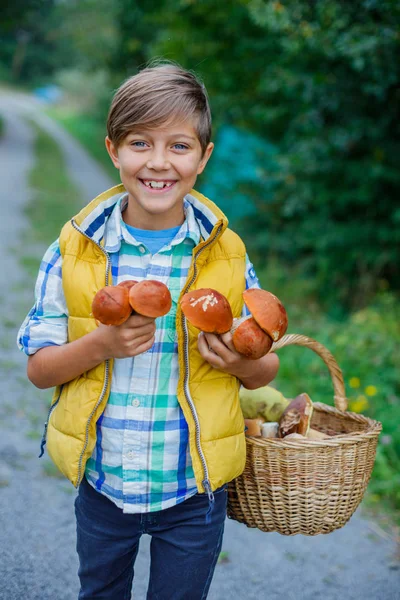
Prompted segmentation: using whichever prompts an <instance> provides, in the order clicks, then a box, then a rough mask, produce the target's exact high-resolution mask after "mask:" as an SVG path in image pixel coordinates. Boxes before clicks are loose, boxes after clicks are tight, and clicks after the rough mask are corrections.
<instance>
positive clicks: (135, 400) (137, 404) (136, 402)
mask: <svg viewBox="0 0 400 600" xmlns="http://www.w3.org/2000/svg"><path fill="white" fill-rule="evenodd" d="M132 406H140V400H138V399H137V398H134V399H133V400H132Z"/></svg>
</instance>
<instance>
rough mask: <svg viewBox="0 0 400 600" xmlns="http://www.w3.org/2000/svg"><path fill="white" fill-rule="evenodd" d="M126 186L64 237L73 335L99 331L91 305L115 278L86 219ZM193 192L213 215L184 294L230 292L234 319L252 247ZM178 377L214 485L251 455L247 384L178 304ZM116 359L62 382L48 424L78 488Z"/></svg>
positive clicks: (95, 205)
mask: <svg viewBox="0 0 400 600" xmlns="http://www.w3.org/2000/svg"><path fill="white" fill-rule="evenodd" d="M122 192H124V187H123V186H122V185H120V186H116V187H114V188H111V189H110V190H107V191H106V192H104V193H103V194H101V195H100V196H98V197H97V198H95V199H94V200H93V201H92V202H91V203H90V204H88V205H87V206H86V207H85V208H84V209H83V210H82V211H81V212H80V213H79V214H78V215H77V216H76V217H75V218H74V219H72V221H71V222H69V223H67V224H66V225H65V226H64V227H63V229H62V231H61V235H60V249H61V254H62V257H63V266H62V272H63V288H64V294H65V298H66V302H67V307H68V315H69V318H68V341H73V340H76V339H78V338H80V337H82V336H83V335H85V334H87V333H89V332H91V331H93V330H94V329H95V328H96V323H95V320H94V319H93V317H92V316H91V304H92V300H93V297H94V295H95V294H96V292H97V291H98V290H99V289H100V288H102V287H103V286H104V285H109V284H111V281H110V264H109V262H108V257H107V253H106V252H105V250H104V249H103V248H102V246H101V243H97V242H96V241H94V240H93V239H91V237H90V236H89V235H85V234H84V233H83V231H82V230H81V229H80V225H82V223H83V222H84V220H85V219H87V217H90V215H91V213H92V212H93V211H94V210H96V209H97V210H98V209H99V206H100V204H101V203H104V202H105V201H107V200H109V199H110V198H112V197H113V196H115V195H116V194H118V193H122ZM190 194H191V196H194V198H195V199H196V201H197V204H198V203H199V202H200V203H201V205H203V206H204V207H205V209H206V210H207V211H211V212H212V214H213V215H214V219H215V221H216V222H215V224H214V227H213V229H212V231H211V233H210V234H209V236H208V237H205V239H202V240H201V241H200V243H199V244H198V245H197V246H196V247H195V248H194V250H193V259H192V264H191V267H190V270H189V273H188V278H187V281H186V284H185V286H184V288H183V289H182V292H181V295H183V294H184V293H186V292H187V291H188V290H195V289H198V288H203V287H210V288H214V289H217V290H218V291H219V292H221V293H222V294H224V295H225V296H226V297H227V298H228V300H229V302H230V304H231V307H232V312H233V315H234V316H235V317H239V316H240V314H241V310H242V305H243V299H242V292H243V291H244V289H245V262H246V261H245V247H244V244H243V242H242V241H241V240H240V238H239V237H238V236H237V235H236V234H235V233H234V232H233V231H231V230H230V229H228V228H227V224H228V222H227V219H226V217H225V216H224V215H223V213H222V212H221V211H220V210H219V209H218V207H217V206H216V205H215V204H214V203H213V202H211V201H210V200H208V199H207V198H205V197H204V196H202V195H201V194H198V193H197V192H195V191H194V190H192V191H191V192H190ZM176 330H177V334H178V357H179V372H180V376H179V382H178V389H177V397H178V401H179V403H180V406H181V407H182V411H183V413H184V416H185V419H186V421H187V423H188V428H189V445H190V454H191V458H192V463H193V470H194V474H195V477H196V483H197V488H198V490H199V492H204V491H208V492H209V491H210V489H211V490H215V489H217V488H218V487H220V486H221V485H223V484H224V483H227V482H228V481H231V480H232V479H234V478H235V477H237V476H238V475H240V473H241V472H242V471H243V468H244V464H245V456H246V446H245V437H244V420H243V415H242V411H241V409H240V404H239V393H238V392H239V386H240V383H239V381H238V379H237V378H236V377H233V376H232V375H229V374H227V373H224V372H222V371H218V370H216V369H214V368H213V367H211V366H210V365H209V364H208V363H207V362H206V361H204V360H203V358H202V357H201V355H200V353H199V352H198V349H197V336H198V330H197V329H195V328H194V327H192V326H191V325H190V324H188V323H187V321H186V319H185V317H184V316H183V313H182V311H181V310H180V307H179V302H178V307H177V314H176ZM112 363H113V361H112V360H107V361H105V362H104V363H102V364H100V365H98V366H97V367H95V368H93V369H91V370H89V371H87V372H85V373H83V374H82V375H80V376H79V377H77V378H76V379H74V380H72V381H70V382H68V383H67V384H64V385H62V386H58V387H57V388H56V390H55V393H54V395H53V400H52V407H51V409H50V414H49V418H48V426H47V448H48V451H49V454H50V456H51V458H52V460H53V461H54V463H55V464H56V465H57V467H58V468H59V469H60V470H61V471H62V473H63V474H64V475H65V476H66V477H67V478H68V479H69V480H70V481H71V482H72V483H73V485H75V486H76V487H78V486H79V484H80V482H81V480H82V478H83V474H84V471H85V465H86V461H87V460H88V458H89V457H90V456H91V454H92V452H93V448H94V446H95V443H96V422H97V420H98V419H99V417H100V416H101V414H102V413H103V411H104V408H105V406H106V403H107V399H108V396H109V392H110V385H111V375H112Z"/></svg>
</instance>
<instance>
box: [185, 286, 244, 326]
mask: <svg viewBox="0 0 400 600" xmlns="http://www.w3.org/2000/svg"><path fill="white" fill-rule="evenodd" d="M181 309H182V312H183V314H184V315H185V317H186V318H187V320H188V321H189V323H191V324H192V325H194V327H197V329H200V331H204V332H206V333H226V332H227V331H229V330H230V328H231V327H232V323H233V315H232V309H231V306H230V304H229V302H228V300H227V299H226V298H225V296H224V295H223V294H220V293H219V292H217V290H213V289H211V288H200V289H198V290H193V291H192V292H187V294H184V295H183V296H182V299H181Z"/></svg>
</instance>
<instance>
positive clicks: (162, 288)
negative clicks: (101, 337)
mask: <svg viewBox="0 0 400 600" xmlns="http://www.w3.org/2000/svg"><path fill="white" fill-rule="evenodd" d="M171 304H172V299H171V294H170V291H169V289H168V288H167V286H166V285H165V284H164V283H162V282H161V281H156V280H144V281H141V282H139V283H137V282H136V281H133V280H128V281H123V282H122V283H120V284H118V285H107V286H105V287H103V288H101V289H100V290H99V291H98V292H97V294H96V295H95V297H94V299H93V302H92V315H93V316H94V318H95V319H97V321H100V323H103V324H104V325H121V324H122V323H124V322H125V321H126V320H127V319H128V318H129V317H130V315H131V314H132V311H134V312H135V313H137V314H139V315H143V316H145V317H152V318H154V319H155V318H157V317H162V316H164V315H166V314H167V313H168V312H169V310H170V309H171Z"/></svg>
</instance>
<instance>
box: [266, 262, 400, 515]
mask: <svg viewBox="0 0 400 600" xmlns="http://www.w3.org/2000/svg"><path fill="white" fill-rule="evenodd" d="M262 277H263V278H264V281H265V274H262ZM294 281H295V280H294ZM265 283H267V281H265ZM270 283H271V282H269V284H270ZM288 285H289V284H288ZM265 287H266V289H270V290H271V291H275V292H276V293H278V292H277V290H276V289H274V288H273V287H271V285H269V287H267V286H265ZM293 287H294V289H293ZM277 289H279V288H277ZM304 289H306V290H307V289H309V288H308V287H307V282H304V283H302V282H301V281H300V284H297V283H294V284H293V285H292V291H291V294H290V297H288V298H287V299H285V298H284V297H283V296H282V294H281V295H280V297H281V299H282V300H283V301H284V302H285V304H286V308H287V311H288V314H289V318H290V321H289V328H288V333H300V334H303V335H307V336H309V337H311V338H314V339H316V340H317V341H318V342H320V343H321V344H323V345H324V346H325V347H326V348H328V350H330V352H331V353H332V354H333V356H334V357H335V359H336V360H337V362H338V364H339V366H340V368H341V369H342V372H343V377H344V381H345V387H346V396H347V399H348V403H349V406H348V408H349V410H351V411H353V412H357V413H362V414H364V415H365V416H367V417H370V418H373V419H376V420H378V421H380V422H382V425H383V431H382V434H381V436H380V439H379V444H378V449H377V457H376V463H375V467H374V471H373V474H372V478H371V482H370V485H369V494H368V499H369V502H370V503H374V502H376V503H378V502H379V503H380V505H382V503H384V504H385V505H386V506H387V507H389V508H390V509H392V510H395V511H396V512H397V514H398V515H400V428H399V425H398V423H399V419H400V383H399V367H398V348H399V347H400V304H399V302H398V300H397V299H396V297H395V296H394V295H392V294H390V293H388V292H383V293H381V294H380V295H378V296H377V297H376V299H375V301H374V302H373V303H372V304H371V306H369V307H368V308H365V309H363V310H360V311H358V312H355V313H353V314H351V315H349V316H347V317H345V318H344V319H342V320H340V321H339V320H333V319H332V318H329V317H327V316H326V315H324V314H322V313H321V312H320V310H319V309H318V306H317V304H316V303H315V302H313V301H312V300H309V298H310V296H308V297H307V296H305V295H304V294H303V292H304ZM283 291H284V290H283ZM297 292H298V293H297ZM278 295H279V294H278ZM305 298H308V299H307V300H304V299H305ZM279 357H280V370H279V374H278V377H277V379H276V381H275V385H276V387H277V388H278V389H279V390H281V391H282V393H283V394H284V395H285V396H287V397H289V398H290V397H295V396H296V395H298V394H300V393H302V392H307V393H308V394H309V395H310V397H311V398H312V399H313V400H314V401H318V402H324V403H326V404H331V405H333V387H332V383H331V377H330V375H329V372H328V369H327V367H326V366H325V364H324V363H323V361H322V359H321V358H319V357H318V356H317V355H315V354H314V353H313V352H312V351H310V350H308V349H306V348H303V347H294V346H293V347H292V346H290V347H285V348H283V349H281V350H280V351H279Z"/></svg>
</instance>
